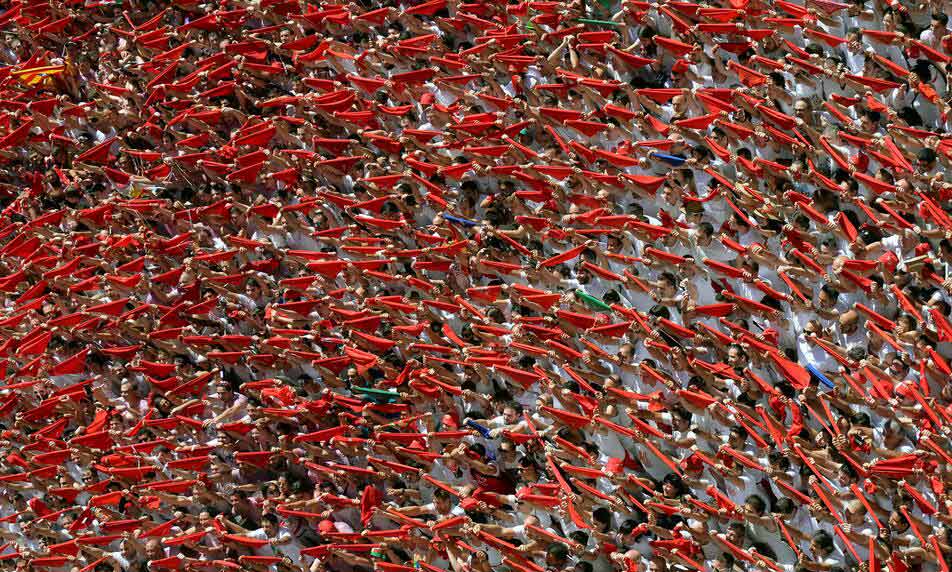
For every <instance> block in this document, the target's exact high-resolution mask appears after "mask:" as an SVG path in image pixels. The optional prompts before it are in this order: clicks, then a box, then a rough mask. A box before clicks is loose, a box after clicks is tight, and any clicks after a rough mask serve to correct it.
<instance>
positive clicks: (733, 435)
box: [727, 426, 749, 449]
mask: <svg viewBox="0 0 952 572" xmlns="http://www.w3.org/2000/svg"><path fill="white" fill-rule="evenodd" d="M748 436H749V435H748V434H747V430H746V429H744V428H743V427H739V426H734V427H731V429H730V431H729V432H728V434H727V444H728V445H730V446H731V447H732V448H734V449H743V448H744V446H745V445H746V444H747V438H748Z"/></svg>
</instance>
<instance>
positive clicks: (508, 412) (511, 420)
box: [502, 401, 522, 425]
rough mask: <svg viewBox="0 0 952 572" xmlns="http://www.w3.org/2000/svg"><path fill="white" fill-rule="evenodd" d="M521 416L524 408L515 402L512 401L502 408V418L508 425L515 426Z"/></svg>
mask: <svg viewBox="0 0 952 572" xmlns="http://www.w3.org/2000/svg"><path fill="white" fill-rule="evenodd" d="M521 415H522V406H521V405H519V404H518V403H516V402H515V401H510V402H509V403H507V404H506V405H505V407H503V408H502V418H503V421H504V422H505V424H506V425H515V424H516V423H518V422H519V417H520V416H521Z"/></svg>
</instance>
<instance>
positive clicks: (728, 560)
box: [714, 552, 734, 572]
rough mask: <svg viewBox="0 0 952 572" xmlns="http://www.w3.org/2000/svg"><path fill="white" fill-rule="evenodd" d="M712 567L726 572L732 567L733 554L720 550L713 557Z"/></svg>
mask: <svg viewBox="0 0 952 572" xmlns="http://www.w3.org/2000/svg"><path fill="white" fill-rule="evenodd" d="M714 568H715V569H716V570H717V571H718V572H728V571H730V570H733V569H734V555H733V554H731V553H729V552H721V553H720V554H719V555H718V556H717V557H715V558H714Z"/></svg>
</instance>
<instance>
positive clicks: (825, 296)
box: [817, 284, 840, 310]
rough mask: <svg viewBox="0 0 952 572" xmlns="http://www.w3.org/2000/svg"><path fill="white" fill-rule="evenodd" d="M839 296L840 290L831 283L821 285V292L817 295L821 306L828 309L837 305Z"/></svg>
mask: <svg viewBox="0 0 952 572" xmlns="http://www.w3.org/2000/svg"><path fill="white" fill-rule="evenodd" d="M839 298H840V293H839V291H838V290H837V289H836V288H834V287H832V286H830V285H829V284H824V285H823V286H821V287H820V293H819V295H817V301H818V302H819V304H820V307H821V308H823V309H826V310H829V309H832V308H833V307H834V306H835V305H836V301H837V300H839Z"/></svg>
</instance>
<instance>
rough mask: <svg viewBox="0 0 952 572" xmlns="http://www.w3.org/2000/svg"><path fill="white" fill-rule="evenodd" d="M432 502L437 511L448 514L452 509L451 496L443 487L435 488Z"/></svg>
mask: <svg viewBox="0 0 952 572" xmlns="http://www.w3.org/2000/svg"><path fill="white" fill-rule="evenodd" d="M433 504H434V505H436V511H437V512H439V513H440V514H448V513H449V512H450V511H451V510H453V497H452V495H450V493H448V492H447V491H445V490H443V489H436V491H435V492H434V493H433Z"/></svg>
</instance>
